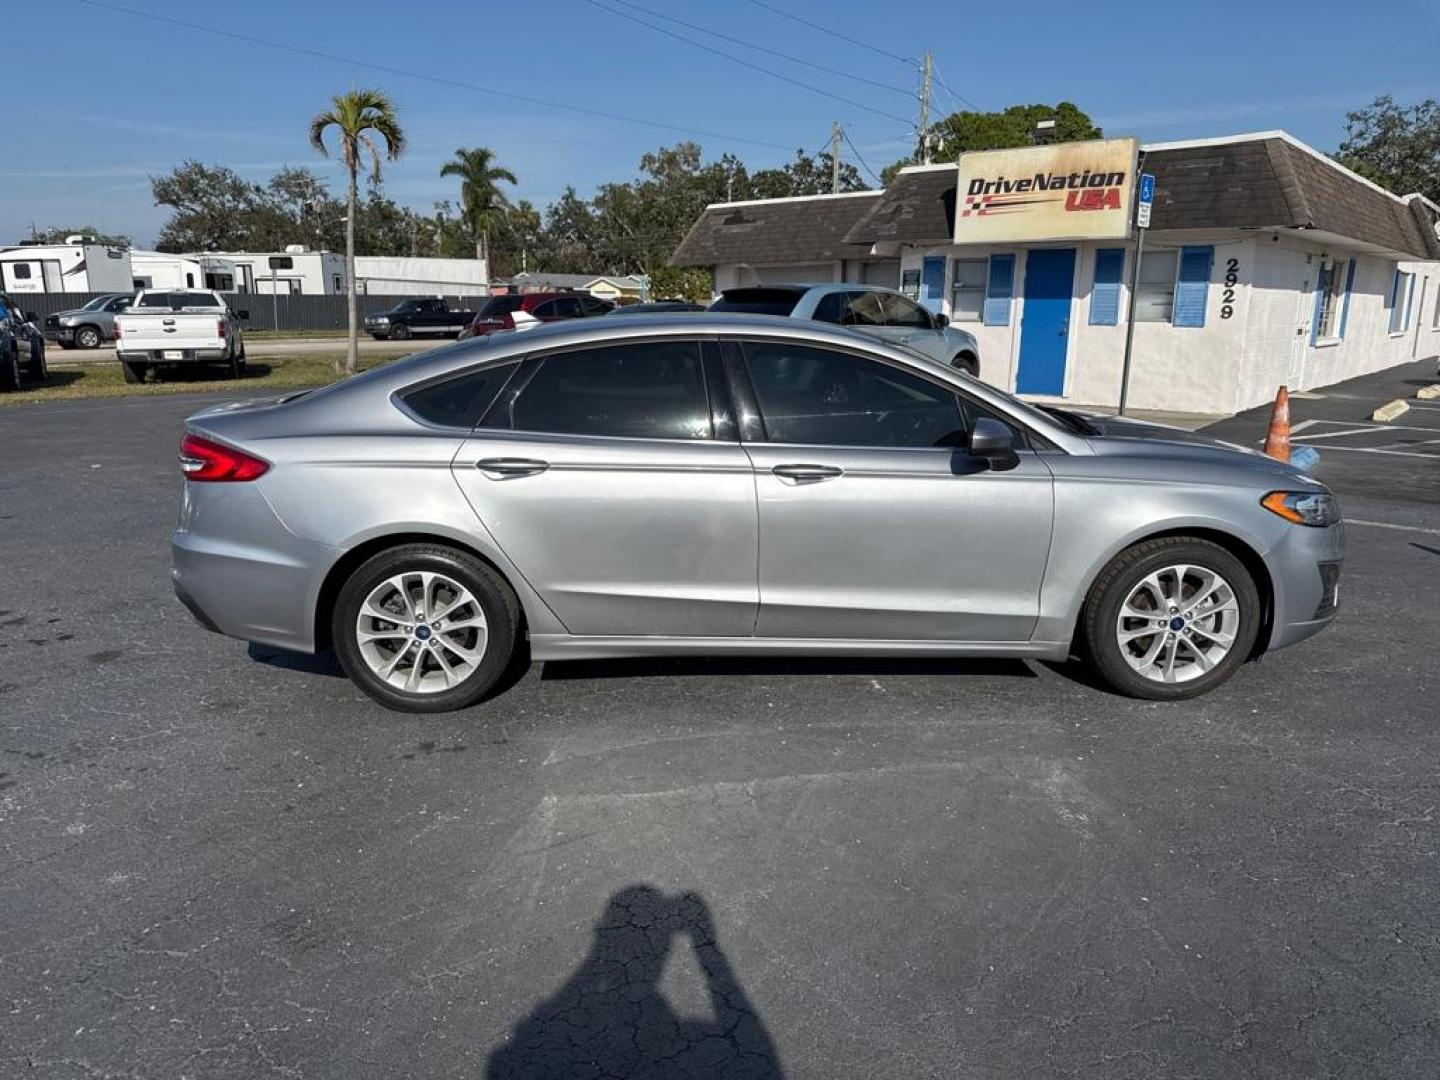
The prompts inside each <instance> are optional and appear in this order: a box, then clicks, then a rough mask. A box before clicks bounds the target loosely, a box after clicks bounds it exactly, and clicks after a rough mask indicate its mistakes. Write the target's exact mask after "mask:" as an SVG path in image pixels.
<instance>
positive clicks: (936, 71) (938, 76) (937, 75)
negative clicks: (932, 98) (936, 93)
mask: <svg viewBox="0 0 1440 1080" xmlns="http://www.w3.org/2000/svg"><path fill="white" fill-rule="evenodd" d="M934 75H935V81H936V82H938V83H939V84H940V88H941V89H942V90H944V91H945V93H947V94H949V95H950V99H951V100H952V101H954V102H956V103H957V104H959V105H968V106H970V108H972V109H974V110H975V111H976V112H984V111H985V110H984V109H982V108H981V107H980V106H979V105H976V104H975V102H973V101H971V100H970V99H969V98H966V97H961V96H960V95H959V94H957V93H956V92H955V91H954V90H951V89H950V84H949V83H947V82H946V81H945V76H944V75H941V74H940V69H939V68H938V67H936V68H935V69H934Z"/></svg>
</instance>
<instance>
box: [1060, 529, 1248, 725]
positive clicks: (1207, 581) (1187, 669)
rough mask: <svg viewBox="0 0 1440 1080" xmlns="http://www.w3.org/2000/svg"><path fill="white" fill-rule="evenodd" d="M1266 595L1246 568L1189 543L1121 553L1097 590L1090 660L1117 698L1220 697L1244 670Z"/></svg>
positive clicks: (1087, 639) (1090, 612)
mask: <svg viewBox="0 0 1440 1080" xmlns="http://www.w3.org/2000/svg"><path fill="white" fill-rule="evenodd" d="M1260 619H1261V607H1260V594H1259V591H1258V590H1257V589H1256V587H1255V581H1254V579H1253V578H1252V577H1251V575H1250V572H1249V571H1248V570H1247V569H1246V568H1245V565H1244V564H1243V563H1242V562H1241V561H1240V560H1239V559H1237V558H1236V557H1235V556H1234V555H1232V554H1230V552H1228V551H1226V550H1225V549H1224V548H1222V547H1220V546H1218V545H1216V544H1212V543H1210V542H1209V541H1208V540H1200V539H1195V538H1190V537H1165V538H1162V539H1158V540H1147V541H1145V542H1144V543H1140V544H1136V545H1135V546H1134V547H1131V548H1128V549H1126V550H1125V551H1122V552H1121V553H1120V554H1119V555H1117V556H1116V557H1115V559H1114V560H1113V561H1112V562H1111V563H1110V565H1109V566H1107V567H1106V568H1105V570H1104V571H1103V572H1102V573H1101V574H1100V577H1099V578H1098V579H1097V580H1096V582H1095V584H1094V586H1093V587H1092V588H1091V590H1090V596H1089V598H1088V599H1087V601H1086V604H1085V613H1084V615H1083V617H1082V631H1083V637H1084V646H1085V652H1086V653H1087V654H1088V656H1089V658H1090V660H1091V662H1092V663H1093V664H1094V665H1095V667H1096V669H1097V670H1098V671H1099V673H1100V675H1101V676H1102V677H1103V678H1104V679H1105V681H1106V682H1107V683H1109V684H1110V685H1111V686H1112V687H1114V688H1115V689H1116V690H1119V691H1120V692H1121V693H1124V694H1128V695H1130V696H1131V697H1139V698H1150V699H1153V700H1162V701H1164V700H1178V699H1181V698H1191V697H1196V696H1198V695H1200V694H1203V693H1205V692H1207V691H1209V690H1213V689H1214V688H1215V687H1216V686H1219V685H1220V684H1221V683H1222V682H1224V681H1225V680H1226V679H1228V678H1229V677H1230V676H1231V675H1233V674H1234V672H1235V669H1236V668H1238V667H1239V666H1240V665H1241V664H1242V663H1244V662H1245V659H1246V657H1248V656H1249V655H1250V651H1251V649H1252V648H1253V647H1254V645H1255V637H1256V635H1257V634H1258V633H1259V630H1260Z"/></svg>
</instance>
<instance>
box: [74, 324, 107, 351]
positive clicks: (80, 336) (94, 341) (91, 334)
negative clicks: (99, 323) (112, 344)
mask: <svg viewBox="0 0 1440 1080" xmlns="http://www.w3.org/2000/svg"><path fill="white" fill-rule="evenodd" d="M104 340H105V335H104V334H102V333H100V329H99V328H98V327H95V326H77V327H76V328H75V347H76V348H77V349H98V348H99V347H100V344H101V342H103V341H104Z"/></svg>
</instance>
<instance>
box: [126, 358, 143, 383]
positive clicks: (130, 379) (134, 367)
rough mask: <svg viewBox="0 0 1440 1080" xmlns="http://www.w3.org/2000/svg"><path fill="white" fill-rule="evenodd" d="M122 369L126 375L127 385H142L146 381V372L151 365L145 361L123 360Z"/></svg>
mask: <svg viewBox="0 0 1440 1080" xmlns="http://www.w3.org/2000/svg"><path fill="white" fill-rule="evenodd" d="M120 367H121V369H122V370H123V371H124V373H125V381H126V382H127V383H142V382H144V381H145V372H146V370H147V369H148V368H149V367H150V365H149V364H147V363H145V362H144V361H143V360H122V361H120Z"/></svg>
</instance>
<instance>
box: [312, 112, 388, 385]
mask: <svg viewBox="0 0 1440 1080" xmlns="http://www.w3.org/2000/svg"><path fill="white" fill-rule="evenodd" d="M332 127H333V128H336V129H337V130H338V131H339V132H340V160H341V161H343V162H344V163H345V169H346V171H348V172H349V174H350V186H349V189H348V191H347V193H346V194H347V201H346V208H347V209H346V216H345V278H346V281H347V282H348V288H349V293H350V347H349V349H348V350H347V351H346V354H345V366H344V368H343V369H341V368H340V367H339V365H338V364H337V365H336V370H337V371H340V370H343V372H344V373H345V374H347V375H353V374H354V373H355V368H356V366H357V361H358V359H359V353H360V344H359V343H360V325H359V319H358V317H357V312H356V305H355V214H356V212H357V209H358V199H357V196H356V191H355V189H356V186H357V180H356V177H357V175H358V173H359V171H360V157H361V154H362V153H368V154H369V155H370V161H371V165H372V168H371V173H370V175H371V178H372V179H373V180H374V182H375V183H377V184H378V183H379V182H380V148H379V147H378V146H377V145H376V143H375V138H373V137H372V135H371V133H373V134H374V136H378V137H379V138H380V139H382V140H384V142H385V157H386V158H388V159H389V160H390V161H394V160H395V159H397V158H398V157H399V156H400V155H401V154H403V153H404V152H405V132H404V131H402V130H401V129H400V124H399V122H398V121H397V120H396V118H395V106H394V105H393V104H392V103H391V101H390V96H389V95H388V94H386V93H385V92H384V91H382V90H351V91H350V92H349V93H348V94H336V95H335V96H334V97H333V98H331V99H330V108H328V109H326V110H325V111H324V112H322V113H319V114H318V115H317V116H316V117H315V118H314V119H313V120H311V121H310V145H311V146H313V147H314V148H315V150H316V151H317V152H318V153H320V154H321V155H322V156H324V157H329V156H330V151H329V150H328V149H326V147H325V133H326V132H327V131H329V130H330V129H331V128H332Z"/></svg>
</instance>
